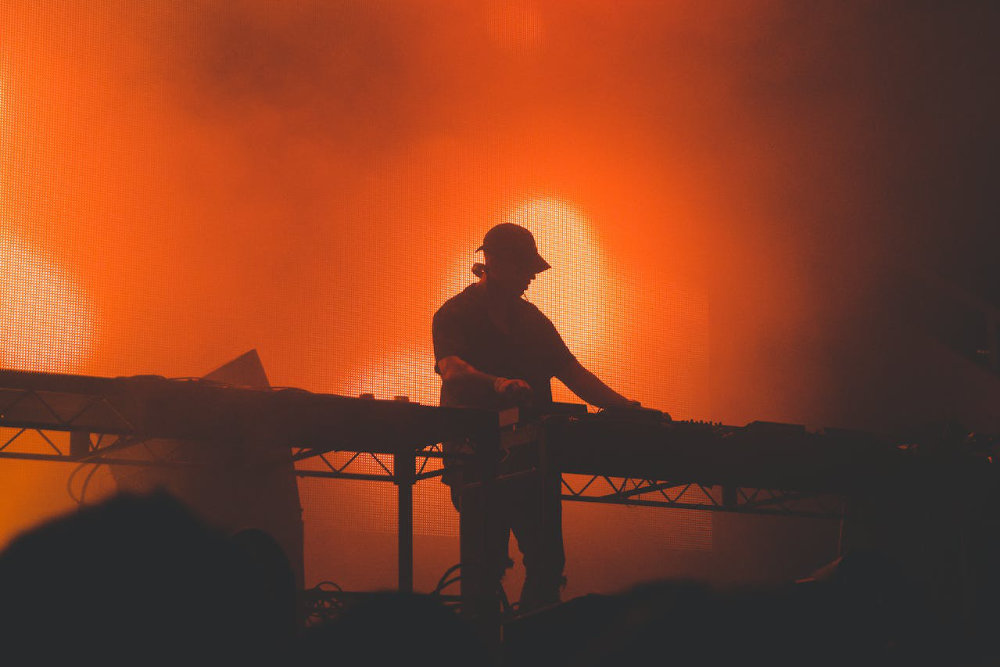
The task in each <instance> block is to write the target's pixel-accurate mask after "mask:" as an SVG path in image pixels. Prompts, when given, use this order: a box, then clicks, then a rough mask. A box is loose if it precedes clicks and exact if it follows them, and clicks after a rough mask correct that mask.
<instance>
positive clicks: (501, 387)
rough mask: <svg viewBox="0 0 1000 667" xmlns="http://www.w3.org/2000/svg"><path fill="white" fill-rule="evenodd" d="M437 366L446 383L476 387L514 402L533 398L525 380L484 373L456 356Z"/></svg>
mask: <svg viewBox="0 0 1000 667" xmlns="http://www.w3.org/2000/svg"><path fill="white" fill-rule="evenodd" d="M437 366H438V371H439V372H440V373H441V379H442V380H443V381H444V382H453V383H455V384H458V385H460V386H461V385H464V386H467V387H470V388H471V387H476V388H479V389H480V390H481V391H487V390H488V391H492V392H495V393H496V394H499V395H500V396H502V397H504V398H506V399H510V400H512V401H514V402H520V401H525V400H528V399H530V398H531V385H529V384H528V383H527V382H525V381H524V380H517V379H514V380H512V379H510V378H505V377H500V376H497V375H490V374H489V373H484V372H482V371H480V370H478V369H476V368H475V367H473V366H472V364H470V363H468V362H467V361H465V360H464V359H462V358H461V357H458V356H455V355H451V356H449V357H445V358H443V359H441V361H439V362H438V363H437Z"/></svg>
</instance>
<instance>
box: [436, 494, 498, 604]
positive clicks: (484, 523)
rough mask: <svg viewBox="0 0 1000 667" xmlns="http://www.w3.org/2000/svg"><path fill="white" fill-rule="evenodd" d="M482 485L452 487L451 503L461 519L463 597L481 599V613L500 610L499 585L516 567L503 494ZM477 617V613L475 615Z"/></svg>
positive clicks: (479, 601)
mask: <svg viewBox="0 0 1000 667" xmlns="http://www.w3.org/2000/svg"><path fill="white" fill-rule="evenodd" d="M492 491H493V493H488V492H486V487H484V486H483V485H482V484H470V485H468V486H453V487H452V488H451V500H452V504H454V505H455V509H457V510H458V511H459V517H460V533H461V535H460V540H461V544H460V547H461V554H462V555H461V558H462V596H463V598H467V599H478V604H476V606H477V607H478V608H479V609H480V610H481V612H480V613H489V614H493V613H494V612H496V613H499V610H500V598H499V595H498V593H499V591H500V585H501V584H500V582H501V580H502V579H503V576H504V573H505V572H506V570H507V568H508V567H510V566H511V565H513V561H511V560H510V555H509V553H508V549H509V542H510V517H509V512H508V509H507V507H506V503H505V502H504V499H503V497H502V496H503V494H502V493H497V489H496V488H495V486H494V487H493V489H492ZM473 613H475V612H473Z"/></svg>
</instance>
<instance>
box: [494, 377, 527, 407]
mask: <svg viewBox="0 0 1000 667" xmlns="http://www.w3.org/2000/svg"><path fill="white" fill-rule="evenodd" d="M493 391H495V392H496V393H497V394H498V395H499V396H502V397H503V398H504V399H506V400H509V401H512V402H514V403H525V402H527V401H530V400H531V396H532V391H531V385H530V384H528V383H527V382H525V381H524V380H518V379H516V378H515V379H513V380H511V379H509V378H502V377H498V378H497V379H496V380H494V381H493Z"/></svg>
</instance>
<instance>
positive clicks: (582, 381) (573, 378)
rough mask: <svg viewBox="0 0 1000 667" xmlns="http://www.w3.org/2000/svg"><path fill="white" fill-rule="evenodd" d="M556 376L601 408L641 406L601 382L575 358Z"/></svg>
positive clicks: (573, 390)
mask: <svg viewBox="0 0 1000 667" xmlns="http://www.w3.org/2000/svg"><path fill="white" fill-rule="evenodd" d="M556 377H557V378H559V380H560V381H561V382H562V383H563V384H564V385H566V386H567V387H568V388H569V390H570V391H572V392H573V393H574V394H576V395H577V396H579V397H580V398H582V399H583V400H584V401H586V402H587V403H590V404H591V405H595V406H597V407H599V408H624V407H639V402H638V401H630V400H629V399H627V398H625V397H624V396H622V395H621V394H619V393H618V392H616V391H615V390H614V389H612V388H611V387H609V386H608V385H606V384H604V383H603V382H601V379H600V378H599V377H597V376H596V375H594V374H593V373H591V372H590V371H588V370H587V369H586V368H584V367H583V364H581V363H580V362H579V361H577V360H576V359H575V358H574V359H573V360H572V361H570V362H569V363H568V364H567V365H566V368H565V370H563V371H562V372H561V373H559V374H558V375H556Z"/></svg>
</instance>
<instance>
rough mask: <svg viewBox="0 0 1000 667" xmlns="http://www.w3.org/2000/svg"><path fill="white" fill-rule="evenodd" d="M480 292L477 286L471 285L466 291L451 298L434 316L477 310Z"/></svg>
mask: <svg viewBox="0 0 1000 667" xmlns="http://www.w3.org/2000/svg"><path fill="white" fill-rule="evenodd" d="M478 297H479V295H478V290H476V289H475V285H469V286H468V287H466V288H465V289H464V290H462V291H461V292H459V293H458V294H456V295H455V296H453V297H451V298H450V299H448V300H447V301H445V302H444V303H443V304H441V307H440V308H438V309H437V312H436V313H434V316H435V317H437V316H439V315H442V314H449V315H450V314H461V313H464V312H468V311H470V310H472V309H475V308H476V307H477V306H478V305H479V298H478Z"/></svg>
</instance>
